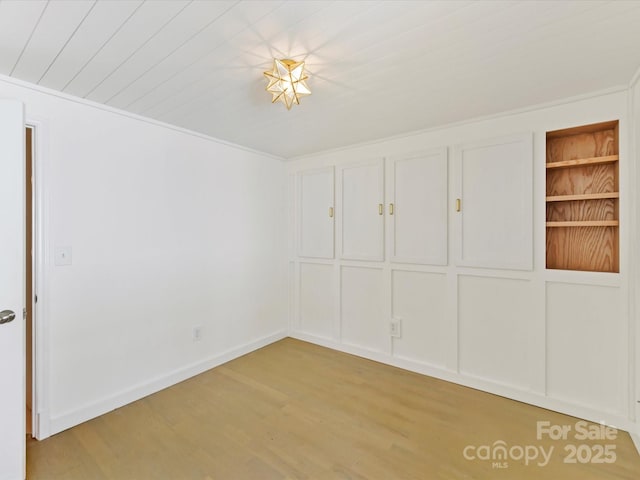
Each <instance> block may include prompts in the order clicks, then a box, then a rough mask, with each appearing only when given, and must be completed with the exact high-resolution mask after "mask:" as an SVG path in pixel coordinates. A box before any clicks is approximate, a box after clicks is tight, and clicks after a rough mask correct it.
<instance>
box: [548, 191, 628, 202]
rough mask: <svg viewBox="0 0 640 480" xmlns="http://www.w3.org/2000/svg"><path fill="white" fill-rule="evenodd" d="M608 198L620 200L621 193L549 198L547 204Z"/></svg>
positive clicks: (583, 194)
mask: <svg viewBox="0 0 640 480" xmlns="http://www.w3.org/2000/svg"><path fill="white" fill-rule="evenodd" d="M607 198H620V193H619V192H608V193H582V194H580V195H554V196H553V197H547V198H546V200H547V202H572V201H576V200H603V199H607Z"/></svg>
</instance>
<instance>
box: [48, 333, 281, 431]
mask: <svg viewBox="0 0 640 480" xmlns="http://www.w3.org/2000/svg"><path fill="white" fill-rule="evenodd" d="M286 337H287V331H286V330H280V331H278V332H276V333H273V334H271V335H268V336H266V337H262V338H259V339H257V340H254V341H252V342H249V343H245V344H244V345H240V346H238V347H235V348H232V349H229V350H226V351H224V352H222V353H219V354H217V355H214V356H212V357H209V358H206V359H204V360H201V361H199V362H196V363H193V364H191V365H187V366H185V367H181V368H178V369H176V370H173V371H172V372H169V373H167V374H165V375H161V376H159V377H156V378H153V379H151V380H148V381H146V382H144V383H141V384H139V385H136V386H134V387H131V388H128V389H126V390H123V391H120V392H118V393H115V394H113V395H110V396H108V397H105V398H102V399H100V400H97V401H95V402H92V403H89V404H86V405H83V406H82V407H80V408H76V409H74V410H70V411H68V412H65V413H62V414H60V415H57V416H54V417H51V418H50V420H49V421H50V428H49V430H48V433H49V434H50V435H53V434H56V433H59V432H61V431H63V430H66V429H68V428H71V427H74V426H76V425H79V424H81V423H83V422H86V421H87V420H91V419H92V418H96V417H99V416H100V415H104V414H105V413H107V412H110V411H112V410H115V409H116V408H120V407H122V406H124V405H127V404H128V403H131V402H135V401H136V400H140V399H141V398H144V397H146V396H148V395H151V394H152V393H156V392H158V391H160V390H163V389H165V388H167V387H170V386H172V385H175V384H176V383H179V382H182V381H184V380H186V379H188V378H191V377H193V376H195V375H198V374H200V373H202V372H206V371H207V370H210V369H212V368H214V367H217V366H218V365H222V364H223V363H226V362H228V361H230V360H233V359H235V358H238V357H241V356H242V355H246V354H247V353H250V352H253V351H254V350H257V349H259V348H262V347H264V346H267V345H269V344H271V343H274V342H277V341H278V340H282V339H283V338H286Z"/></svg>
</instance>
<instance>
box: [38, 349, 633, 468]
mask: <svg viewBox="0 0 640 480" xmlns="http://www.w3.org/2000/svg"><path fill="white" fill-rule="evenodd" d="M537 421H548V422H550V423H551V424H553V425H569V426H574V425H575V424H576V422H577V421H579V419H576V418H573V417H569V416H566V415H562V414H559V413H556V412H551V411H548V410H544V409H541V408H537V407H533V406H531V405H526V404H523V403H520V402H516V401H513V400H509V399H506V398H502V397H498V396H495V395H491V394H488V393H484V392H480V391H477V390H473V389H470V388H466V387H462V386H459V385H455V384H452V383H448V382H445V381H441V380H437V379H434V378H430V377H426V376H423V375H419V374H416V373H412V372H407V371H404V370H401V369H397V368H393V367H390V366H387V365H382V364H379V363H376V362H372V361H369V360H365V359H362V358H358V357H355V356H351V355H347V354H344V353H340V352H336V351H333V350H330V349H326V348H322V347H319V346H316V345H312V344H309V343H305V342H301V341H298V340H293V339H285V340H282V341H280V342H277V343H275V344H272V345H269V346H268V347H265V348H263V349H260V350H257V351H255V352H252V353H250V354H248V355H245V356H243V357H241V358H238V359H236V360H233V361H231V362H229V363H227V364H225V365H223V366H220V367H218V368H215V369H212V370H210V371H208V372H205V373H203V374H202V375H198V376H197V377H194V378H192V379H189V380H187V381H185V382H182V383H180V384H178V385H175V386H173V387H171V388H168V389H166V390H163V391H161V392H158V393H157V394H155V395H151V396H149V397H147V398H144V399H142V400H140V401H138V402H134V403H132V404H130V405H127V406H125V407H123V408H120V409H118V410H116V411H114V412H111V413H109V414H107V415H104V416H102V417H99V418H96V419H94V420H91V421H89V422H86V423H84V424H82V425H79V426H78V427H75V428H72V429H70V430H67V431H65V432H62V433H60V434H58V435H55V436H53V437H51V438H49V439H47V440H44V441H42V442H36V441H30V442H29V443H28V453H27V462H28V478H29V479H32V480H40V479H44V480H52V479H54V480H55V479H78V480H86V479H96V480H102V479H116V480H130V479H131V480H133V479H141V480H142V479H154V480H155V479H160V480H162V479H171V480H173V479H176V480H183V479H184V480H190V479H194V480H227V479H228V480H269V479H274V480H288V479H298V480H315V479H320V480H325V479H326V480H333V479H336V480H337V479H349V480H355V479H357V480H364V479H380V480H394V479H399V480H413V479H415V480H462V479H475V480H485V479H486V480H494V479H519V480H528V479H539V478H545V479H562V480H573V479H575V480H637V479H638V478H640V456H638V454H637V452H636V450H635V448H634V446H633V444H632V442H631V439H630V438H629V436H628V434H626V433H625V432H618V436H617V438H616V439H615V440H614V441H602V440H584V441H579V442H578V441H576V440H574V439H573V437H570V438H569V439H568V440H566V441H556V440H550V439H548V438H543V439H537V438H536V422H537ZM590 425H591V424H590ZM499 441H503V442H505V444H507V445H508V446H523V447H524V446H534V447H537V448H540V447H543V448H544V449H545V450H546V451H548V450H549V449H551V448H553V452H552V455H551V456H550V460H549V462H548V464H546V465H545V466H539V465H538V464H537V463H536V462H535V461H532V462H529V464H526V462H525V460H524V459H512V458H510V459H509V460H508V462H507V463H508V467H507V468H495V467H496V465H494V464H493V463H492V462H491V461H490V460H489V461H487V460H480V459H473V460H468V459H465V457H464V456H463V451H464V449H465V447H467V446H469V445H471V446H476V447H479V446H482V445H488V446H492V445H494V444H495V442H499ZM570 444H579V445H586V446H587V447H584V448H589V449H590V451H591V449H593V448H597V446H598V445H604V444H611V445H613V447H614V448H615V454H616V461H615V462H614V463H610V464H608V463H607V464H605V463H599V464H598V463H584V464H581V463H575V464H567V463H564V460H565V459H567V455H568V451H567V450H566V448H567V446H568V445H570ZM569 459H570V457H569Z"/></svg>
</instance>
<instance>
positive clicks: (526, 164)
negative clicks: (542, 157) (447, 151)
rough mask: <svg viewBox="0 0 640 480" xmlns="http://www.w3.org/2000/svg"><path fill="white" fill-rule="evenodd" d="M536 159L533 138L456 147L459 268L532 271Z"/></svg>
mask: <svg viewBox="0 0 640 480" xmlns="http://www.w3.org/2000/svg"><path fill="white" fill-rule="evenodd" d="M532 160H533V143H532V134H531V133H527V134H521V135H513V136H510V137H503V138H497V139H492V140H487V141H484V142H478V143H474V144H467V145H461V146H458V147H457V148H456V150H455V166H456V173H455V175H456V177H455V178H456V183H457V192H455V198H456V199H459V200H460V211H459V212H454V215H455V217H456V221H455V227H456V263H457V265H461V266H472V267H486V268H504V269H514V270H531V269H532V263H533V249H532V216H533V215H532V183H533V175H532ZM455 201H456V200H455V199H454V202H455Z"/></svg>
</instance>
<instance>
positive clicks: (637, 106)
mask: <svg viewBox="0 0 640 480" xmlns="http://www.w3.org/2000/svg"><path fill="white" fill-rule="evenodd" d="M629 107H630V108H629V110H630V112H631V117H632V118H631V122H630V125H631V132H630V133H631V141H632V142H633V145H632V147H633V148H632V151H633V153H634V157H635V164H634V169H633V172H634V178H635V182H636V183H635V185H636V186H637V185H640V178H639V176H640V69H638V71H637V72H636V75H635V76H634V79H633V80H632V83H631V88H630V95H629ZM632 191H633V194H634V197H633V198H634V203H633V209H632V215H633V216H632V218H633V220H634V221H635V226H636V231H637V228H638V225H640V218H639V215H640V208H638V201H639V199H640V197H639V196H638V193H637V187H636V188H634V189H632ZM634 238H635V241H634V242H633V243H632V251H631V254H632V255H631V257H632V260H633V266H634V271H633V273H634V276H633V280H634V289H633V294H634V295H633V301H632V302H631V305H632V312H633V313H634V315H635V324H632V327H635V328H631V333H632V335H630V337H631V339H632V340H631V341H632V342H634V341H635V347H636V348H635V351H634V352H633V353H634V355H635V366H636V370H635V375H632V376H631V378H632V381H634V380H635V397H634V398H633V403H634V404H635V414H636V422H637V429H636V432H637V435H636V436H635V437H634V440H635V441H636V442H637V443H636V446H637V447H638V450H639V451H640V310H639V307H640V278H639V275H640V268H639V266H638V261H639V259H640V238H638V236H637V235H636V236H635V237H634ZM633 334H635V335H633Z"/></svg>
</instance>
